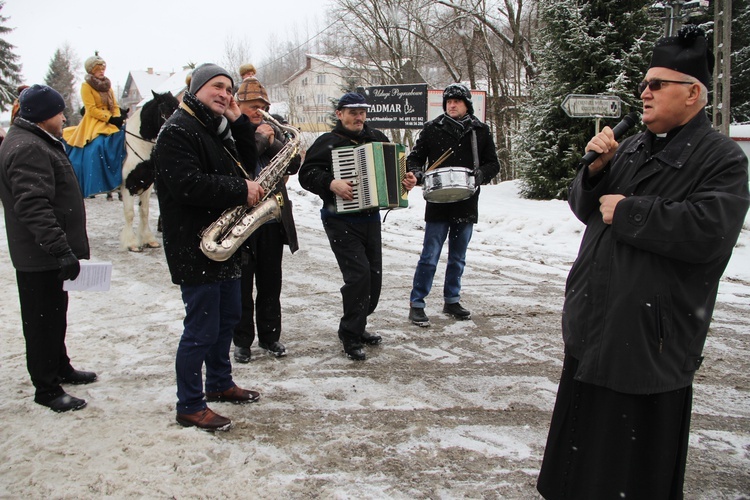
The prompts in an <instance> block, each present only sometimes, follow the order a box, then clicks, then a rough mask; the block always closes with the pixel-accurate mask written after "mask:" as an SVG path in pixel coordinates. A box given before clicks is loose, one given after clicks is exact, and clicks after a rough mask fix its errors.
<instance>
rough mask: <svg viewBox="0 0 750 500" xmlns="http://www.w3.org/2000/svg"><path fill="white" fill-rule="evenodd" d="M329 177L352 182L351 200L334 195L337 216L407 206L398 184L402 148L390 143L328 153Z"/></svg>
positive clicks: (403, 167) (403, 161) (403, 158)
mask: <svg viewBox="0 0 750 500" xmlns="http://www.w3.org/2000/svg"><path fill="white" fill-rule="evenodd" d="M331 155H332V158H333V176H334V178H336V179H342V180H349V181H352V191H353V195H354V199H353V200H344V199H343V198H340V197H339V196H336V212H337V213H354V212H360V211H362V210H370V209H373V208H379V209H381V210H384V209H389V208H405V207H408V206H409V193H408V192H407V191H406V189H405V188H404V187H403V186H402V185H401V180H402V179H403V178H404V176H405V175H406V147H405V146H404V145H403V144H395V143H391V142H370V143H367V144H362V145H359V146H346V147H342V148H335V149H333V150H332V151H331Z"/></svg>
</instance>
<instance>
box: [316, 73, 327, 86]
mask: <svg viewBox="0 0 750 500" xmlns="http://www.w3.org/2000/svg"><path fill="white" fill-rule="evenodd" d="M316 82H317V83H318V85H323V84H325V83H326V75H318V78H317V80H316Z"/></svg>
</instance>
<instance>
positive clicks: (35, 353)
mask: <svg viewBox="0 0 750 500" xmlns="http://www.w3.org/2000/svg"><path fill="white" fill-rule="evenodd" d="M19 101H20V111H19V114H18V117H17V118H16V120H15V121H14V122H13V126H12V127H11V128H10V130H9V131H8V135H7V136H6V138H5V140H4V141H3V143H2V146H0V199H1V200H2V203H3V208H4V212H5V228H6V231H7V233H8V247H9V250H10V257H11V260H12V261H13V267H15V269H16V281H17V283H18V295H19V299H20V304H21V319H22V321H23V334H24V338H25V339H26V366H27V368H28V370H29V375H30V376H31V382H32V383H33V384H34V387H35V388H36V392H35V395H34V401H35V402H36V403H38V404H40V405H43V406H46V407H48V408H50V409H52V410H54V411H56V412H65V411H70V410H79V409H81V408H83V407H84V406H86V401H85V400H83V399H80V398H76V397H73V396H71V395H69V394H67V393H66V392H65V391H64V390H63V388H62V387H61V385H60V384H65V383H68V384H88V383H90V382H94V381H95V380H96V374H95V373H93V372H84V371H79V370H76V369H74V368H73V366H71V364H70V358H68V354H67V349H66V347H65V333H66V329H67V313H68V292H66V291H65V290H63V282H64V281H65V280H71V279H75V278H76V276H78V273H79V272H80V269H81V267H80V264H79V262H78V260H79V259H88V258H89V241H88V235H87V234H86V210H85V207H84V204H83V196H82V195H81V190H80V188H79V187H78V182H77V181H76V177H75V174H74V172H73V167H72V166H71V164H70V161H69V160H68V156H67V155H66V154H65V148H64V147H63V145H62V142H60V138H61V137H62V127H63V125H64V124H65V116H64V115H63V110H64V109H65V101H64V100H63V98H62V96H61V95H60V94H59V93H58V92H56V91H55V90H54V89H52V88H51V87H47V86H45V85H32V86H31V87H29V88H27V89H26V90H24V91H23V92H22V93H21V96H20V98H19Z"/></svg>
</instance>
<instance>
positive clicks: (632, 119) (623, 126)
mask: <svg viewBox="0 0 750 500" xmlns="http://www.w3.org/2000/svg"><path fill="white" fill-rule="evenodd" d="M638 120H640V117H639V116H638V113H636V112H635V111H632V112H630V113H628V114H627V115H625V117H624V118H623V119H622V121H621V122H620V123H618V124H617V125H615V126H614V128H612V133H614V134H615V140H616V141H617V140H619V139H620V137H622V136H623V135H624V134H625V132H627V131H628V130H630V129H631V128H633V127H634V126H635V124H636V123H638ZM599 155H601V153H597V152H596V151H589V152H588V153H586V154H585V155H583V158H581V163H580V166H581V167H588V166H589V165H591V163H592V162H593V161H594V160H596V159H597V158H599Z"/></svg>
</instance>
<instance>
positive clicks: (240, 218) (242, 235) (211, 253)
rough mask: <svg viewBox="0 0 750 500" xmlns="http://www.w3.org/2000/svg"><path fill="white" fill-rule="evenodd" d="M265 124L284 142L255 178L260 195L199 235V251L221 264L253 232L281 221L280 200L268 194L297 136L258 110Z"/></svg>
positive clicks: (226, 213)
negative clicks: (279, 132)
mask: <svg viewBox="0 0 750 500" xmlns="http://www.w3.org/2000/svg"><path fill="white" fill-rule="evenodd" d="M259 111H260V113H261V114H262V115H263V118H264V119H265V120H266V121H267V122H271V123H273V124H274V125H276V126H277V127H279V128H280V129H281V130H283V131H284V132H285V133H286V134H287V136H288V140H287V142H286V144H284V147H283V148H281V151H279V152H278V153H277V154H276V156H274V157H273V158H272V159H271V162H270V163H269V164H268V165H266V166H265V167H264V168H263V170H261V171H260V173H259V174H258V178H257V179H255V181H256V182H257V183H258V184H260V186H261V187H262V188H263V191H264V193H265V194H264V195H263V198H261V200H260V201H259V202H258V203H257V204H255V206H253V207H248V206H245V205H242V206H239V207H234V208H229V209H227V210H225V211H224V213H222V214H221V216H220V217H219V218H218V219H217V220H216V221H215V222H214V223H212V224H211V225H210V226H208V227H207V228H206V229H205V230H204V231H203V232H202V233H201V242H200V249H201V251H202V252H203V254H204V255H205V256H206V257H208V258H209V259H211V260H214V261H217V262H223V261H225V260H227V259H229V258H230V257H231V256H232V255H234V253H235V252H236V251H237V249H239V248H240V246H241V245H242V243H244V242H245V240H247V239H248V238H249V237H250V235H251V234H253V232H254V231H255V230H256V229H258V228H259V227H260V226H262V225H263V224H265V223H266V222H268V221H270V220H273V219H276V220H281V209H282V207H283V206H284V198H283V196H281V194H280V193H276V194H273V195H272V194H271V193H272V192H273V189H274V188H275V187H276V185H277V184H278V183H279V181H281V179H282V178H283V177H284V173H285V172H286V169H287V167H288V166H289V163H290V162H291V161H292V159H293V158H294V157H295V156H297V154H298V153H299V149H300V139H299V132H298V131H297V129H296V128H294V127H287V126H284V125H282V124H281V123H279V122H278V121H277V120H276V119H275V118H273V117H272V116H271V115H269V114H268V113H266V112H265V111H263V110H259Z"/></svg>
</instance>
